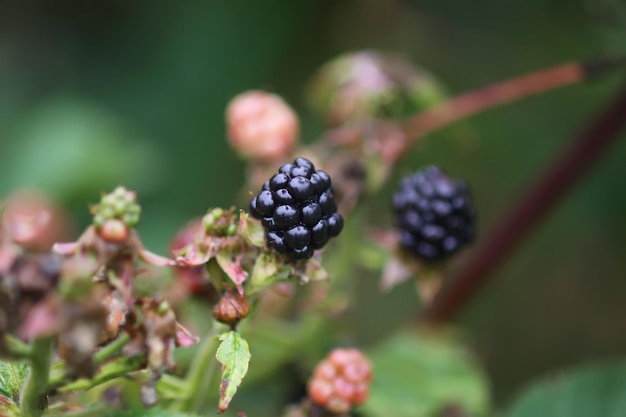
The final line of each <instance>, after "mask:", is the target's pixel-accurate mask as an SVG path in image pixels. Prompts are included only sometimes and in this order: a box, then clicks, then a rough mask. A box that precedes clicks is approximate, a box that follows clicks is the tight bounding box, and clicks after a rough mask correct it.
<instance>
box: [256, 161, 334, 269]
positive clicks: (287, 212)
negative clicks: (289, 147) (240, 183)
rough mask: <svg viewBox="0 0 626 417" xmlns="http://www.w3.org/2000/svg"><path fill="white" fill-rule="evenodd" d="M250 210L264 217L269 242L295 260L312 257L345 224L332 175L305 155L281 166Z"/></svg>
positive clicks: (259, 217) (258, 217)
mask: <svg viewBox="0 0 626 417" xmlns="http://www.w3.org/2000/svg"><path fill="white" fill-rule="evenodd" d="M250 213H251V214H252V216H253V217H255V218H257V219H259V220H261V223H262V224H263V227H264V228H265V236H266V241H267V245H268V246H269V247H270V248H272V249H274V250H276V251H277V252H279V253H282V254H284V255H285V256H287V257H288V258H289V259H291V260H303V259H309V258H311V257H312V256H313V252H314V251H315V249H320V248H322V247H324V246H325V245H326V243H327V242H328V240H329V239H330V238H333V237H336V236H338V235H339V233H340V232H341V230H342V228H343V217H341V215H340V214H339V213H337V204H336V203H335V198H334V195H333V189H332V184H331V180H330V176H329V175H328V174H327V173H326V172H324V171H321V170H316V169H315V166H314V165H313V163H312V162H311V161H309V160H308V159H305V158H296V159H295V161H293V163H288V164H285V165H283V166H282V167H280V168H279V170H278V172H277V173H276V174H274V175H273V176H272V178H270V179H269V180H268V181H266V182H265V184H264V185H263V188H262V190H261V192H260V193H259V194H258V195H256V196H255V197H254V198H252V201H251V202H250Z"/></svg>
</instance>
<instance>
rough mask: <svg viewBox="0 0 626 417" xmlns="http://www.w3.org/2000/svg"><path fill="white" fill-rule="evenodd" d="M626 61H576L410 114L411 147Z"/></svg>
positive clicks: (407, 131)
mask: <svg viewBox="0 0 626 417" xmlns="http://www.w3.org/2000/svg"><path fill="white" fill-rule="evenodd" d="M623 64H624V59H623V58H615V59H606V60H600V61H594V62H589V63H579V62H573V63H568V64H563V65H560V66H557V67H554V68H548V69H545V70H540V71H536V72H532V73H530V74H526V75H523V76H521V77H515V78H512V79H509V80H505V81H501V82H498V83H495V84H491V85H488V86H487V87H483V88H480V89H478V90H474V91H470V92H468V93H465V94H461V95H460V96H458V97H455V98H452V99H450V100H448V101H446V102H444V103H442V104H441V105H439V106H436V107H433V108H432V109H428V110H425V111H423V112H420V113H418V114H416V115H415V116H413V117H411V118H409V119H408V120H407V121H406V125H405V129H406V133H407V136H408V137H409V138H410V139H409V140H408V141H407V144H406V147H407V148H409V147H410V146H412V145H413V143H414V142H415V141H418V140H420V139H421V138H422V137H424V136H425V135H427V134H429V133H431V132H433V131H435V130H437V129H440V128H442V127H445V126H447V125H449V124H451V123H454V122H456V121H459V120H461V119H464V118H466V117H469V116H472V115H474V114H477V113H480V112H482V111H485V110H488V109H490V108H493V107H497V106H500V105H503V104H507V103H511V102H514V101H516V100H520V99H522V98H525V97H529V96H531V95H534V94H539V93H543V92H547V91H550V90H553V89H555V88H558V87H563V86H566V85H569V84H574V83H576V82H579V81H583V80H586V79H590V78H595V77H597V76H599V75H601V74H604V73H605V72H606V71H609V70H611V69H614V68H616V67H620V66H622V65H623Z"/></svg>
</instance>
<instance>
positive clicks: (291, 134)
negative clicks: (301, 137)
mask: <svg viewBox="0 0 626 417" xmlns="http://www.w3.org/2000/svg"><path fill="white" fill-rule="evenodd" d="M226 124H227V128H228V138H229V143H230V145H231V146H232V148H233V149H235V151H237V152H238V153H239V154H240V155H242V156H243V157H244V158H248V159H252V160H255V161H263V162H266V161H272V160H277V159H283V158H285V157H287V156H288V155H289V154H290V153H291V151H292V150H293V148H294V146H295V145H296V143H297V138H298V117H297V116H296V114H295V113H294V111H293V110H292V109H291V108H290V107H289V106H288V105H287V104H286V103H285V102H284V101H283V100H282V99H281V98H280V97H278V96H277V95H274V94H270V93H267V92H264V91H259V90H251V91H247V92H245V93H243V94H240V95H238V96H237V97H235V98H234V99H233V100H232V101H231V102H230V104H229V105H228V108H227V109H226Z"/></svg>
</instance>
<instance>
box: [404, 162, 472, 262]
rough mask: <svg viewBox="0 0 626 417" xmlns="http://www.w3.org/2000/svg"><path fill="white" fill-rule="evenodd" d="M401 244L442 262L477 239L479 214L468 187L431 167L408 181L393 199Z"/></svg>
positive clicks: (418, 254) (409, 177)
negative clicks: (475, 226) (475, 229)
mask: <svg viewBox="0 0 626 417" xmlns="http://www.w3.org/2000/svg"><path fill="white" fill-rule="evenodd" d="M393 208H394V211H395V217H396V225H397V227H398V228H399V230H400V244H401V245H402V246H403V247H404V248H406V249H408V250H409V251H411V252H412V253H414V254H415V255H417V256H418V257H419V258H421V259H422V260H425V261H438V260H441V259H444V258H447V257H449V256H451V255H452V254H454V253H455V252H457V251H458V250H459V249H460V248H461V247H463V246H464V245H466V244H468V243H469V242H471V240H472V239H473V238H474V220H475V211H474V207H473V204H472V199H471V195H470V192H469V189H468V187H467V184H465V182H463V181H456V180H453V179H452V178H450V177H448V176H447V175H446V173H445V172H444V171H442V170H441V169H440V168H439V167H436V166H430V167H427V168H424V169H422V170H419V171H417V172H415V173H413V174H411V175H408V176H407V177H405V178H404V179H403V180H402V182H401V183H400V187H399V188H398V190H397V191H396V193H395V194H394V196H393Z"/></svg>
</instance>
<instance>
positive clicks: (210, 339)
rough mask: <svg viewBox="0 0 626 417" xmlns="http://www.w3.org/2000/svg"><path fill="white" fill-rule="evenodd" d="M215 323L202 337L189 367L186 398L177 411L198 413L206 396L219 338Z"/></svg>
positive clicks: (213, 368)
mask: <svg viewBox="0 0 626 417" xmlns="http://www.w3.org/2000/svg"><path fill="white" fill-rule="evenodd" d="M219 327H221V326H218V325H217V323H213V327H212V331H210V332H209V334H208V335H207V336H206V337H205V338H204V340H203V341H202V343H201V344H200V347H199V349H198V351H197V352H196V355H195V356H194V358H193V361H192V362H191V366H190V367H189V373H188V374H187V377H186V378H185V379H186V384H187V388H188V394H187V399H186V400H184V401H183V402H182V403H181V404H179V407H178V408H179V409H178V411H183V412H191V413H199V412H200V411H201V409H202V406H203V405H204V402H205V400H206V398H207V396H208V395H207V392H208V390H209V385H210V384H211V380H212V379H213V375H214V373H215V369H216V365H217V361H216V359H215V353H216V351H217V346H218V343H219V339H218V338H217V332H218V331H219Z"/></svg>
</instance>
